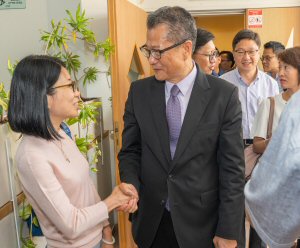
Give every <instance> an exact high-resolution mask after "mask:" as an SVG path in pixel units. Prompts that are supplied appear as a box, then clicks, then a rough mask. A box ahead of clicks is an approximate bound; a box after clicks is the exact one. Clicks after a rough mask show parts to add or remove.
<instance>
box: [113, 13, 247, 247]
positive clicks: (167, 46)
mask: <svg viewBox="0 0 300 248" xmlns="http://www.w3.org/2000/svg"><path fill="white" fill-rule="evenodd" d="M196 35H197V30H196V25H195V21H194V19H193V17H192V16H191V15H190V14H189V13H188V12H187V11H186V10H185V9H183V8H181V7H163V8H160V9H158V10H156V11H155V12H153V13H150V14H149V16H148V19H147V42H146V44H145V45H144V46H142V47H141V51H142V53H143V54H144V55H145V56H146V57H147V58H148V60H149V63H150V64H151V66H152V68H153V71H154V74H155V75H154V76H153V77H149V78H145V79H142V80H138V81H136V82H133V83H132V84H131V87H130V90H129V95H128V99H127V102H126V106H125V113H124V131H123V143H122V149H121V151H120V153H119V156H118V157H119V163H120V164H119V167H120V177H121V180H122V181H123V182H126V183H130V184H132V185H134V187H135V188H136V190H137V191H138V194H139V201H138V211H136V212H135V213H134V214H132V215H131V219H132V231H133V237H134V240H135V242H136V243H137V245H138V247H139V248H149V247H151V248H168V247H169V248H176V247H180V248H199V247H200V248H202V247H203V248H209V247H214V246H215V247H218V248H225V247H226V248H234V247H237V240H238V239H239V234H240V233H241V228H242V225H243V218H244V195H243V189H244V157H243V142H242V136H241V120H242V112H241V107H240V102H239V99H238V90H237V88H236V87H235V86H233V85H232V84H230V83H227V82H226V81H224V80H222V79H218V78H215V77H213V76H210V75H205V74H204V73H203V72H201V70H199V68H198V67H197V66H196V64H195V62H194V61H193V60H192V54H193V50H194V47H195V40H196ZM135 203H136V200H135V201H132V202H131V206H125V207H123V209H126V208H127V209H129V208H131V209H133V208H134V206H133V205H134V204H135Z"/></svg>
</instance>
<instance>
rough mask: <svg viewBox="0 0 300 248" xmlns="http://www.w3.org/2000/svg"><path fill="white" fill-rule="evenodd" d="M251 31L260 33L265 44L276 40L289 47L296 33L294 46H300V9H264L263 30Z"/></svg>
mask: <svg viewBox="0 0 300 248" xmlns="http://www.w3.org/2000/svg"><path fill="white" fill-rule="evenodd" d="M247 19H248V18H247ZM251 29H252V30H253V31H255V32H257V33H259V35H260V38H261V41H262V43H263V44H264V43H266V42H268V41H270V40H275V41H280V42H282V43H283V44H284V45H287V44H288V40H289V38H290V35H291V33H292V32H294V38H293V43H294V46H300V7H298V8H268V9H263V26H262V28H251Z"/></svg>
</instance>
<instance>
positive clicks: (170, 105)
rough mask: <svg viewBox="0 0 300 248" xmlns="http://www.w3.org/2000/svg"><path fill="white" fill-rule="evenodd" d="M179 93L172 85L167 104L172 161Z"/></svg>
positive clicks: (177, 125)
mask: <svg viewBox="0 0 300 248" xmlns="http://www.w3.org/2000/svg"><path fill="white" fill-rule="evenodd" d="M179 92H180V90H179V88H178V86H177V85H174V86H173V87H172V88H171V94H170V98H169V100H168V102H167V111H166V112H167V121H168V126H169V138H170V151H171V157H172V159H173V157H174V154H175V151H176V146H177V141H178V138H179V134H180V129H181V108H180V102H179V99H178V96H177V95H178V93H179ZM166 209H167V210H168V211H170V205H169V198H167V201H166Z"/></svg>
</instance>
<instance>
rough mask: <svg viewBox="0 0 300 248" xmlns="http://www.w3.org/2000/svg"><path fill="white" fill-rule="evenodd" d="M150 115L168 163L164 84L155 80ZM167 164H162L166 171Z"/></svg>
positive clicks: (169, 155)
mask: <svg viewBox="0 0 300 248" xmlns="http://www.w3.org/2000/svg"><path fill="white" fill-rule="evenodd" d="M151 94H152V103H151V107H152V108H151V109H152V115H153V120H154V123H155V127H156V128H155V130H156V132H157V135H158V139H159V140H160V144H161V147H162V151H163V153H164V155H165V158H166V161H167V162H168V163H169V162H170V158H171V154H170V145H169V129H168V123H167V117H166V99H165V83H164V82H162V81H157V80H155V81H154V82H153V84H152V91H151ZM168 163H163V164H164V165H165V169H166V170H167V171H168V169H169V168H168V167H169V166H168Z"/></svg>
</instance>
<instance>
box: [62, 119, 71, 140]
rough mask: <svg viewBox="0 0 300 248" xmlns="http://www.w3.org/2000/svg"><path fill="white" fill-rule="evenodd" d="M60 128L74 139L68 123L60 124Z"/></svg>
mask: <svg viewBox="0 0 300 248" xmlns="http://www.w3.org/2000/svg"><path fill="white" fill-rule="evenodd" d="M60 128H61V129H62V130H63V131H64V132H65V133H66V135H68V136H69V137H70V138H71V139H72V133H71V130H70V128H69V127H68V125H67V124H66V123H64V122H62V123H61V124H60Z"/></svg>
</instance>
